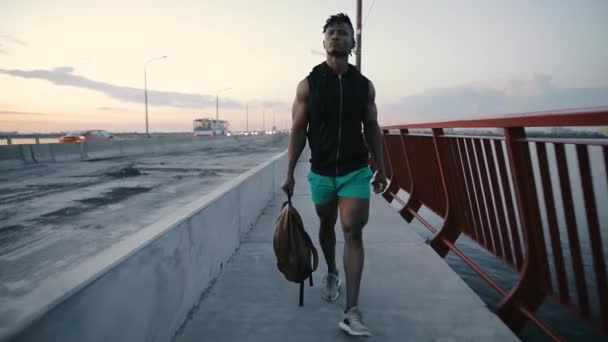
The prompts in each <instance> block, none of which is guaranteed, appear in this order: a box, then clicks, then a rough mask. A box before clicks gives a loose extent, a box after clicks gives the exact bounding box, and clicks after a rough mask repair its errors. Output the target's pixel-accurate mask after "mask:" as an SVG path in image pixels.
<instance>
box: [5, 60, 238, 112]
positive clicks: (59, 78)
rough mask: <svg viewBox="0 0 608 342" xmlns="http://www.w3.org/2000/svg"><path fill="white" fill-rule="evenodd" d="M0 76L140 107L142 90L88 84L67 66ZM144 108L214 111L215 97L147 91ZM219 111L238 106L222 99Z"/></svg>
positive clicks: (111, 85)
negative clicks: (90, 92) (88, 92)
mask: <svg viewBox="0 0 608 342" xmlns="http://www.w3.org/2000/svg"><path fill="white" fill-rule="evenodd" d="M0 73H2V74H6V75H11V76H15V77H22V78H29V79H41V80H46V81H49V82H51V83H53V84H56V85H60V86H72V87H77V88H83V89H89V90H93V91H96V92H99V93H102V94H104V95H106V96H109V97H111V98H113V99H117V100H120V101H124V102H130V103H137V104H142V103H143V102H144V89H142V88H134V87H126V86H119V85H114V84H110V83H105V82H101V81H96V80H92V79H89V78H86V77H84V76H80V75H77V74H74V68H73V67H69V66H64V67H57V68H54V69H51V70H15V69H0ZM148 105H151V106H168V107H179V108H204V107H214V106H215V95H200V94H193V93H178V92H171V91H157V90H150V89H148ZM222 107H225V108H240V107H242V105H241V104H240V103H239V102H237V101H234V100H230V99H225V98H224V99H222Z"/></svg>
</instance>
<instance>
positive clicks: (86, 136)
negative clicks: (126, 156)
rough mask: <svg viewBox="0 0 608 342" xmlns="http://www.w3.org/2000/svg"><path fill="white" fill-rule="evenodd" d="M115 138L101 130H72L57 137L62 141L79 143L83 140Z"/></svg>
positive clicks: (109, 139) (110, 139) (108, 139)
mask: <svg viewBox="0 0 608 342" xmlns="http://www.w3.org/2000/svg"><path fill="white" fill-rule="evenodd" d="M115 139H116V138H115V137H114V136H113V135H112V134H110V133H108V132H106V131H103V130H99V129H96V130H90V131H72V132H69V133H68V134H66V135H64V136H62V137H59V142H62V143H73V142H75V143H79V142H83V141H112V140H115Z"/></svg>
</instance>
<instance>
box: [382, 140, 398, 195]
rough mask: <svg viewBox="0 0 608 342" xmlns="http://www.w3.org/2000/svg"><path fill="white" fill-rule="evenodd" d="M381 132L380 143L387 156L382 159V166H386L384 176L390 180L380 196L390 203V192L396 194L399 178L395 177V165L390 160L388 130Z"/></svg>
mask: <svg viewBox="0 0 608 342" xmlns="http://www.w3.org/2000/svg"><path fill="white" fill-rule="evenodd" d="M382 133H383V135H384V137H383V139H382V144H383V146H384V150H385V151H386V156H387V158H386V159H387V160H385V161H384V167H385V168H386V176H387V177H390V180H391V181H390V183H389V185H388V187H387V188H386V189H385V190H384V192H383V193H382V197H384V199H385V200H386V201H387V202H388V203H391V202H392V201H393V196H392V195H391V194H393V193H394V194H395V195H396V194H397V191H398V190H399V180H398V177H397V173H396V172H395V166H394V165H393V161H392V160H391V154H390V151H389V149H388V142H387V140H388V139H387V137H386V136H387V135H388V134H389V131H388V130H387V129H383V130H382ZM389 173H390V175H389Z"/></svg>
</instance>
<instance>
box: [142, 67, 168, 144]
mask: <svg viewBox="0 0 608 342" xmlns="http://www.w3.org/2000/svg"><path fill="white" fill-rule="evenodd" d="M167 57H168V56H162V57H158V58H153V59H151V60H149V61H147V62H146V63H144V101H145V102H146V136H147V137H148V138H149V137H150V132H149V131H148V63H152V62H155V61H159V60H161V59H164V58H167Z"/></svg>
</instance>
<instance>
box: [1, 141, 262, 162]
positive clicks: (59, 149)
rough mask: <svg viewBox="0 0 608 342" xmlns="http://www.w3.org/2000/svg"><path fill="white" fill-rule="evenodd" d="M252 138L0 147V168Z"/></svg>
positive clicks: (186, 148) (169, 150) (174, 149)
mask: <svg viewBox="0 0 608 342" xmlns="http://www.w3.org/2000/svg"><path fill="white" fill-rule="evenodd" d="M255 138H256V137H238V138H237V137H223V136H217V137H213V138H208V137H203V138H166V139H150V140H118V141H112V142H85V143H80V144H31V145H5V146H0V168H5V167H16V166H19V165H23V164H31V163H47V162H70V161H78V160H91V159H105V158H114V157H120V156H133V155H141V154H161V153H172V152H178V151H192V150H196V149H200V148H205V147H210V146H214V145H217V144H219V143H221V142H222V141H225V139H255Z"/></svg>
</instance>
